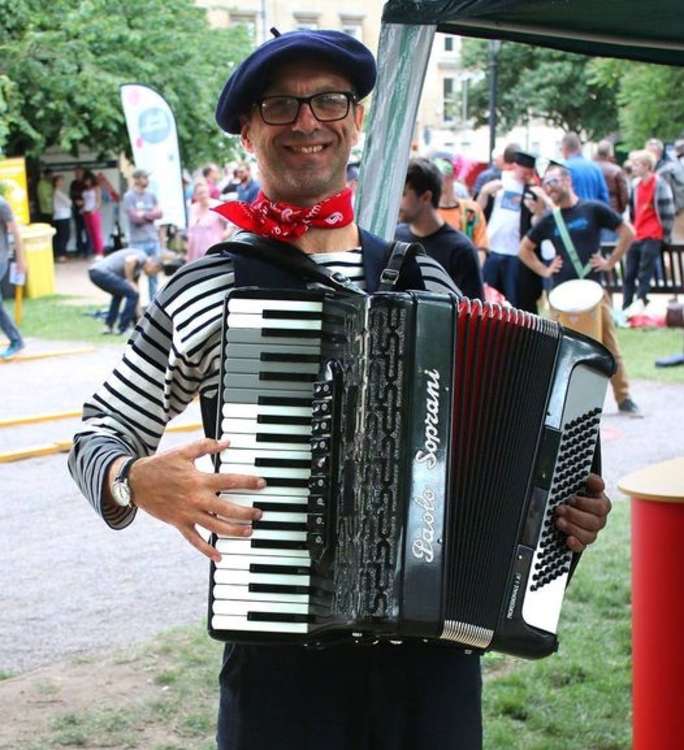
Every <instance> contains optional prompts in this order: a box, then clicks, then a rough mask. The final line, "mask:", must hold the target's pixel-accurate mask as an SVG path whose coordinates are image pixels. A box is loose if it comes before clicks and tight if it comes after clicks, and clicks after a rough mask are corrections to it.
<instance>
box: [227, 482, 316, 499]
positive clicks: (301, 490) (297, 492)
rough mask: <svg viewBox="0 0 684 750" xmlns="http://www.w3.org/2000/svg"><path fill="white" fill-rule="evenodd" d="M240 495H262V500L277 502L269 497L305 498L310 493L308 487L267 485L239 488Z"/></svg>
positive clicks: (228, 492)
mask: <svg viewBox="0 0 684 750" xmlns="http://www.w3.org/2000/svg"><path fill="white" fill-rule="evenodd" d="M222 494H224V495H229V494H230V491H229V490H226V491H225V492H223V493H222ZM239 494H240V495H261V496H263V498H264V500H268V501H269V502H278V501H277V500H274V501H271V497H274V496H278V497H283V496H285V497H303V498H307V497H308V496H309V494H310V490H309V488H308V487H269V486H268V485H267V486H266V487H264V488H263V489H262V490H243V489H240V490H239ZM293 502H301V501H297V500H295V501H293Z"/></svg>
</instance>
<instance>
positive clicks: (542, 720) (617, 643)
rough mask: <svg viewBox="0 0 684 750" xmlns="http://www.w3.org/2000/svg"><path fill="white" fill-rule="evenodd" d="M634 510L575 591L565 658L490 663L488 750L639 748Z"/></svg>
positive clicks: (585, 566) (610, 530) (583, 569)
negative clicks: (634, 700) (635, 733)
mask: <svg viewBox="0 0 684 750" xmlns="http://www.w3.org/2000/svg"><path fill="white" fill-rule="evenodd" d="M629 576H630V572H629V505H628V503H626V502H618V503H616V504H615V506H614V509H613V512H612V513H611V517H610V521H609V524H608V527H607V528H606V530H605V531H603V532H602V534H601V536H600V538H599V541H598V542H597V544H596V546H595V547H594V548H591V549H590V550H589V551H588V552H587V553H586V554H585V555H584V558H583V560H582V561H581V563H580V565H579V567H578V569H577V572H576V575H575V577H574V579H573V581H572V583H571V585H570V588H569V589H568V594H567V597H566V600H565V603H564V607H563V614H562V617H561V625H560V629H559V641H560V648H559V651H558V653H557V654H555V655H554V656H551V657H549V658H547V659H543V660H541V661H538V662H523V661H520V660H517V659H512V658H508V657H502V656H499V655H493V654H492V655H487V656H485V658H484V676H485V689H484V714H485V748H486V750H628V748H629V747H630V746H631V744H630V743H631V739H630V737H631V721H630V715H631V629H630V578H629Z"/></svg>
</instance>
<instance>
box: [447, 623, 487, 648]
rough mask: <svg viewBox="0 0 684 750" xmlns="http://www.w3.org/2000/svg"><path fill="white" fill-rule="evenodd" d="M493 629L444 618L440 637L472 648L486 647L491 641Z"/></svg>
mask: <svg viewBox="0 0 684 750" xmlns="http://www.w3.org/2000/svg"><path fill="white" fill-rule="evenodd" d="M493 636H494V631H493V630H489V629H488V628H481V627H479V626H477V625H470V624H468V623H467V622H455V621H454V620H446V622H445V623H444V629H443V630H442V635H441V636H440V638H441V639H442V640H445V641H456V642H457V643H461V644H463V645H464V646H472V647H473V648H483V649H484V648H487V646H489V644H490V643H491V642H492V638H493Z"/></svg>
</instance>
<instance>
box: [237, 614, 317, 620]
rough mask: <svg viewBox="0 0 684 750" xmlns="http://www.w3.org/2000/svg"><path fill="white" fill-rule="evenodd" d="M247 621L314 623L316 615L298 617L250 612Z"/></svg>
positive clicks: (294, 615)
mask: <svg viewBox="0 0 684 750" xmlns="http://www.w3.org/2000/svg"><path fill="white" fill-rule="evenodd" d="M247 619H248V620H253V621H256V622H314V615H296V614H294V613H289V612H248V613H247Z"/></svg>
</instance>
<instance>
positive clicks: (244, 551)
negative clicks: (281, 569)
mask: <svg viewBox="0 0 684 750" xmlns="http://www.w3.org/2000/svg"><path fill="white" fill-rule="evenodd" d="M250 539H252V537H249V538H247V537H245V538H244V539H237V538H231V537H220V538H219V539H217V541H216V549H217V550H218V551H219V552H220V553H221V554H224V553H226V554H231V553H236V554H238V555H252V556H254V557H255V558H257V557H258V558H259V559H258V560H257V559H255V560H254V562H260V561H261V557H262V556H264V555H265V556H270V557H286V558H287V557H297V558H300V559H301V560H302V561H303V563H304V564H306V565H309V564H310V563H311V555H310V554H309V550H308V549H277V548H274V547H252V546H251V544H250Z"/></svg>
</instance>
